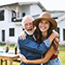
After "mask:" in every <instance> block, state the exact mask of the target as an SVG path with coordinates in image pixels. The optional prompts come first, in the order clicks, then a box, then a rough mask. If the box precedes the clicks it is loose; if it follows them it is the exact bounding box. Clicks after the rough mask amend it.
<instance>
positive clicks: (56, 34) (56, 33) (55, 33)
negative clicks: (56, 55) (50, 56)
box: [53, 30, 59, 38]
mask: <svg viewBox="0 0 65 65" xmlns="http://www.w3.org/2000/svg"><path fill="white" fill-rule="evenodd" d="M53 34H54V35H55V37H57V38H59V34H58V32H56V31H55V30H53Z"/></svg>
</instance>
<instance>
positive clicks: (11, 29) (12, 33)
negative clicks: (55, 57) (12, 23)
mask: <svg viewBox="0 0 65 65" xmlns="http://www.w3.org/2000/svg"><path fill="white" fill-rule="evenodd" d="M9 36H14V28H10V29H9Z"/></svg>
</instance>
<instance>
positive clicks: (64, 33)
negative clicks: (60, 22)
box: [63, 29, 65, 40]
mask: <svg viewBox="0 0 65 65" xmlns="http://www.w3.org/2000/svg"><path fill="white" fill-rule="evenodd" d="M63 40H65V29H63Z"/></svg>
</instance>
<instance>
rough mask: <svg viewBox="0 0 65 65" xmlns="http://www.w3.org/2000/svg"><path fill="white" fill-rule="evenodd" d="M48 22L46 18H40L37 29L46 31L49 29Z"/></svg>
mask: <svg viewBox="0 0 65 65" xmlns="http://www.w3.org/2000/svg"><path fill="white" fill-rule="evenodd" d="M49 26H50V23H49V21H48V20H41V21H40V22H39V29H40V31H41V32H47V31H48V29H49Z"/></svg>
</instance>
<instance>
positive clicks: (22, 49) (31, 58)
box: [18, 12, 62, 65]
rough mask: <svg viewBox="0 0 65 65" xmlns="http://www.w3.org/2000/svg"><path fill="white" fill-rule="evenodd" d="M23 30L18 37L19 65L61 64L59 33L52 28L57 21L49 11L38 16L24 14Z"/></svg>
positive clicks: (55, 26) (54, 27)
mask: <svg viewBox="0 0 65 65" xmlns="http://www.w3.org/2000/svg"><path fill="white" fill-rule="evenodd" d="M22 27H23V28H24V32H23V33H21V35H20V36H19V38H18V48H19V53H20V54H19V55H20V59H21V65H41V63H42V64H43V65H62V63H61V61H60V59H59V58H58V54H59V39H58V37H59V34H58V33H57V32H55V31H53V30H55V29H56V28H57V22H56V21H55V20H54V19H53V18H52V17H51V15H50V13H48V12H43V13H42V14H41V15H40V16H39V18H37V19H35V20H34V19H33V18H32V17H31V16H25V17H23V20H22Z"/></svg>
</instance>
